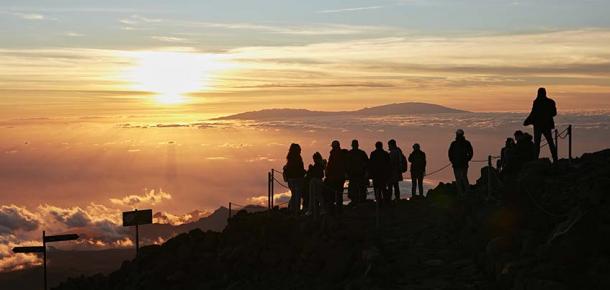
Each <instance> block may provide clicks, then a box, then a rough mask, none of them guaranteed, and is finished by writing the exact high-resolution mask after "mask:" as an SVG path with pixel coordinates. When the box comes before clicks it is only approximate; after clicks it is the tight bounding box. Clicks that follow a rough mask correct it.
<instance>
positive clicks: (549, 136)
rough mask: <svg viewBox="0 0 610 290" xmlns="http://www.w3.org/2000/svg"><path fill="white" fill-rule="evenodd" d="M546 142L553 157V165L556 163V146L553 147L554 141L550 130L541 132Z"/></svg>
mask: <svg viewBox="0 0 610 290" xmlns="http://www.w3.org/2000/svg"><path fill="white" fill-rule="evenodd" d="M543 134H544V138H545V139H546V142H547V143H549V149H550V150H551V156H552V157H553V163H555V162H557V160H558V158H557V146H555V140H553V134H552V133H551V130H546V131H544V132H543Z"/></svg>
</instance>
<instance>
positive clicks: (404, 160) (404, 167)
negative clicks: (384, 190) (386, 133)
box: [400, 152, 409, 173]
mask: <svg viewBox="0 0 610 290" xmlns="http://www.w3.org/2000/svg"><path fill="white" fill-rule="evenodd" d="M408 168H409V161H407V158H406V157H405V155H404V154H403V153H402V152H400V172H402V173H405V172H407V169H408Z"/></svg>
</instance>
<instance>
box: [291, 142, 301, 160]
mask: <svg viewBox="0 0 610 290" xmlns="http://www.w3.org/2000/svg"><path fill="white" fill-rule="evenodd" d="M300 154H301V146H300V145H299V144H296V143H292V144H290V148H289V149H288V158H290V156H296V155H300Z"/></svg>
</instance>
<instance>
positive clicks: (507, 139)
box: [505, 138, 515, 147]
mask: <svg viewBox="0 0 610 290" xmlns="http://www.w3.org/2000/svg"><path fill="white" fill-rule="evenodd" d="M505 144H506V147H510V146H512V145H515V139H513V138H506V143H505Z"/></svg>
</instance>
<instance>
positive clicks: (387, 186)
mask: <svg viewBox="0 0 610 290" xmlns="http://www.w3.org/2000/svg"><path fill="white" fill-rule="evenodd" d="M556 115H557V109H556V107H555V102H554V101H553V100H551V99H550V98H548V97H547V95H546V90H545V89H544V88H540V89H539V90H538V97H537V98H536V100H535V101H534V104H533V107H532V110H531V113H530V114H529V116H528V117H527V119H526V120H525V122H524V123H523V125H524V126H528V125H533V126H534V136H532V135H530V134H529V133H524V132H522V131H520V130H519V131H516V132H515V133H514V139H513V138H508V139H507V140H506V144H505V147H504V148H502V151H501V157H500V160H498V165H497V166H498V169H499V170H501V172H502V174H505V175H510V174H514V173H516V172H518V171H519V170H520V169H521V167H522V166H523V164H525V163H527V162H529V161H532V160H536V159H538V157H539V155H540V141H541V136H543V135H544V136H545V138H546V140H547V143H548V145H549V148H550V150H551V154H552V158H553V161H554V162H557V159H558V157H557V148H556V146H555V143H554V141H553V137H552V134H551V130H552V129H554V128H555V123H554V120H553V117H554V116H556ZM351 147H352V149H351V150H347V149H342V148H341V144H340V143H339V141H333V142H332V143H331V148H332V149H331V151H330V154H329V157H328V161H326V160H325V159H324V158H323V157H322V154H320V153H319V152H316V153H315V154H314V155H313V164H310V165H309V167H308V169H307V170H305V166H304V163H303V159H302V157H301V147H300V146H299V145H298V144H292V145H291V146H290V149H289V152H288V156H287V163H286V165H285V166H284V172H283V174H284V180H285V181H286V182H287V183H288V187H289V188H290V191H291V193H292V195H291V198H290V202H289V205H288V207H289V209H291V210H293V211H295V212H298V211H300V210H301V205H302V206H303V209H304V210H305V212H306V214H317V213H327V212H329V211H330V212H333V213H340V212H341V209H342V206H343V191H344V186H345V183H346V181H348V182H349V185H348V197H349V199H350V200H351V202H352V203H359V202H362V201H365V200H366V198H367V189H368V187H369V186H370V181H371V180H372V185H373V189H374V193H375V200H376V201H377V202H379V203H380V204H386V203H389V202H390V201H392V198H393V199H394V200H400V186H399V182H400V181H402V180H403V174H404V173H405V172H407V169H408V167H409V163H410V165H411V166H410V171H411V183H412V190H411V194H412V197H414V198H417V197H419V196H421V197H423V195H424V188H423V182H424V177H425V175H426V154H425V153H424V152H423V151H422V150H421V147H420V145H419V144H414V145H413V151H412V152H411V153H410V154H409V157H408V158H407V157H405V155H404V154H403V152H402V150H401V149H400V148H399V147H398V145H397V143H396V140H390V141H388V150H387V151H386V150H385V149H384V148H383V143H382V142H376V143H375V150H374V151H372V152H371V153H370V155H367V154H366V152H364V151H363V150H361V149H360V148H359V143H358V140H353V141H352V146H351ZM473 156H474V149H473V146H472V144H471V143H470V142H469V141H468V140H467V139H466V137H465V134H464V130H462V129H458V130H457V131H456V132H455V140H454V141H453V142H452V143H451V145H450V147H449V150H448V157H449V160H450V161H451V166H452V167H453V173H454V175H455V184H456V188H457V192H458V194H460V195H462V194H465V193H467V192H468V191H469V189H470V182H469V181H468V167H469V163H470V162H471V161H472V158H473ZM418 190H419V195H418V194H417V191H418Z"/></svg>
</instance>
